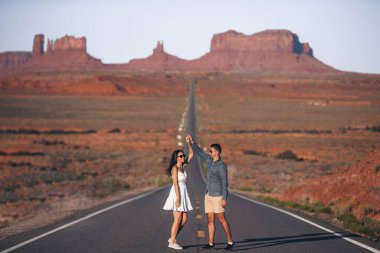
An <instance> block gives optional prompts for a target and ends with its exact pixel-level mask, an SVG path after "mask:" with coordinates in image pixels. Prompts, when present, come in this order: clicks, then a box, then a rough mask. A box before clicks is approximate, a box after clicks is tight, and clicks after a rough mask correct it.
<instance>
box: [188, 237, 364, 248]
mask: <svg viewBox="0 0 380 253" xmlns="http://www.w3.org/2000/svg"><path fill="white" fill-rule="evenodd" d="M341 235H343V236H344V237H359V236H357V235H354V234H350V233H341ZM335 239H340V237H337V236H335V235H333V234H331V233H314V234H301V235H296V236H283V237H264V238H252V239H244V240H240V241H235V247H234V249H233V251H242V250H249V249H257V248H266V247H273V246H278V245H283V244H288V243H300V242H314V241H324V240H335ZM204 245H205V244H195V245H186V246H183V249H188V248H196V247H202V246H204ZM221 246H222V247H221ZM225 246H226V243H215V249H216V250H221V249H224V247H225Z"/></svg>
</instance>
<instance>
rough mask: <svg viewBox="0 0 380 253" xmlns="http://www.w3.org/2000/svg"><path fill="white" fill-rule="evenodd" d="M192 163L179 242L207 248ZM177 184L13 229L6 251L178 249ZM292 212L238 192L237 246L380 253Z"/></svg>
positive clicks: (1, 244) (234, 204) (221, 241)
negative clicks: (170, 204)
mask: <svg viewBox="0 0 380 253" xmlns="http://www.w3.org/2000/svg"><path fill="white" fill-rule="evenodd" d="M193 91H194V83H192V84H191V85H190V95H189V111H188V112H189V113H188V115H189V125H188V133H190V134H192V135H193V136H195V134H196V133H195V130H196V122H195V110H194V108H195V101H194V92H193ZM173 149H175V147H173ZM187 170H188V171H187V173H188V181H187V187H188V191H189V194H190V198H191V200H192V204H193V206H194V207H195V209H194V210H193V211H191V212H189V221H188V224H187V225H186V227H185V228H184V229H183V231H182V232H181V234H180V235H179V237H178V243H179V244H180V245H182V246H183V247H184V251H185V252H207V251H204V250H202V249H201V246H202V245H204V244H205V243H207V224H206V216H205V215H204V213H203V210H204V204H203V198H204V190H205V183H204V179H203V178H202V175H201V172H200V162H199V161H198V160H197V159H193V160H192V162H191V163H190V165H189V166H188V169H187ZM169 190H170V187H169V186H166V187H163V188H160V189H157V190H155V191H154V192H149V193H146V194H144V195H143V196H137V197H136V198H133V199H129V200H125V201H122V202H118V203H112V204H107V205H103V206H100V207H97V208H94V209H91V210H87V211H84V212H80V213H78V214H76V215H74V216H72V217H69V218H67V219H64V220H63V221H60V222H58V223H56V224H52V225H49V226H47V227H44V228H41V229H36V230H32V231H29V232H26V233H22V234H20V235H17V236H13V237H11V238H9V239H5V240H2V241H0V251H1V252H24V253H26V252H33V253H35V252H38V253H43V252H55V253H59V252H70V253H72V252H91V253H95V252H136V253H137V252H144V253H146V252H149V253H153V252H174V251H175V250H173V249H168V248H167V245H168V243H167V239H168V238H169V235H170V227H171V224H172V219H173V218H172V213H171V212H169V211H164V210H163V209H162V207H163V205H164V202H165V200H166V197H167V196H168V194H169ZM106 208H107V209H106ZM292 215H294V213H286V212H284V211H283V210H278V209H274V208H273V207H270V206H266V205H263V204H262V203H259V202H252V201H251V200H249V199H246V198H243V197H240V196H238V195H235V194H233V193H230V195H229V198H228V206H227V209H226V217H227V218H228V220H229V222H230V226H231V230H232V235H233V239H234V241H235V242H236V244H235V245H236V246H235V248H234V251H241V252H271V253H272V252H276V253H278V252H289V253H290V252H291V253H295V252H307V253H319V252H320V253H326V252H339V253H341V252H344V253H354V252H355V253H357V252H380V251H379V249H380V247H379V243H374V242H371V241H370V240H368V239H366V238H361V237H358V236H356V235H353V234H350V233H347V232H344V231H341V230H339V229H337V228H336V227H334V226H332V225H330V224H327V223H324V222H321V221H316V220H311V219H310V218H307V220H301V219H302V217H303V216H302V215H300V214H297V216H292ZM317 226H323V227H317ZM334 233H335V234H334ZM203 234H204V237H202V236H203ZM342 237H344V239H343V238H342ZM215 239H216V250H217V251H218V252H224V247H225V243H226V238H225V235H224V233H223V230H222V228H221V226H220V224H219V223H218V222H217V228H216V237H215ZM350 240H352V241H350ZM355 242H357V243H359V245H357V244H355ZM364 247H368V248H367V249H366V248H364ZM213 251H214V250H211V252H213Z"/></svg>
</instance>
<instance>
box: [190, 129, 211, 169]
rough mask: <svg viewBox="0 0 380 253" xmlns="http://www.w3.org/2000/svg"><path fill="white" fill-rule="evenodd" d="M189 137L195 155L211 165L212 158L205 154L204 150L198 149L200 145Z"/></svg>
mask: <svg viewBox="0 0 380 253" xmlns="http://www.w3.org/2000/svg"><path fill="white" fill-rule="evenodd" d="M188 137H189V138H190V145H191V147H192V149H193V151H194V152H195V154H196V155H198V156H200V157H201V158H202V159H203V160H204V161H205V162H206V163H207V164H208V163H210V162H211V160H212V159H211V157H210V156H209V155H208V154H206V153H205V152H203V150H202V149H201V148H200V147H198V145H197V144H196V143H195V142H194V140H193V138H192V137H191V136H190V135H188Z"/></svg>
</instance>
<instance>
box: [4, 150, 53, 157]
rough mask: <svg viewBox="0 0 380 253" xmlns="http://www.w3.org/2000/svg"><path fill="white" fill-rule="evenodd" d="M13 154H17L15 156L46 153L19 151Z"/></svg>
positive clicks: (43, 154)
mask: <svg viewBox="0 0 380 253" xmlns="http://www.w3.org/2000/svg"><path fill="white" fill-rule="evenodd" d="M11 155H15V156H45V155H46V154H45V153H43V152H29V151H18V152H14V153H11Z"/></svg>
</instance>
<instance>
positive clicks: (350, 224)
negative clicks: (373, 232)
mask: <svg viewBox="0 0 380 253" xmlns="http://www.w3.org/2000/svg"><path fill="white" fill-rule="evenodd" d="M338 220H340V221H342V222H343V225H344V227H345V228H348V229H351V230H352V231H355V232H358V233H363V234H366V233H368V232H369V229H368V228H366V227H365V226H364V223H363V222H360V221H359V220H358V219H357V218H356V217H355V216H354V215H353V214H351V213H348V214H342V215H340V216H338Z"/></svg>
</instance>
